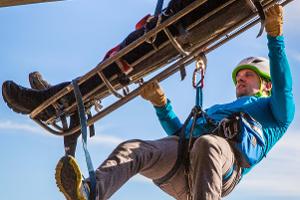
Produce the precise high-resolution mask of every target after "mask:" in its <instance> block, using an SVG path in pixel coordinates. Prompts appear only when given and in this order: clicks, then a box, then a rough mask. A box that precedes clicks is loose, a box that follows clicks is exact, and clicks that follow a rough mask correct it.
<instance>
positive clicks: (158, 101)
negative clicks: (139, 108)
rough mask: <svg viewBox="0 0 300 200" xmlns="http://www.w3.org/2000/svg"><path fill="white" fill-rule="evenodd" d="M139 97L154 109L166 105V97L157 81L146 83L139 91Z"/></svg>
mask: <svg viewBox="0 0 300 200" xmlns="http://www.w3.org/2000/svg"><path fill="white" fill-rule="evenodd" d="M140 95H141V97H143V98H144V99H146V100H148V101H150V102H151V103H152V104H153V105H154V106H156V107H162V106H164V105H166V104H167V98H166V95H165V93H164V91H163V90H162V89H161V87H160V86H159V84H158V82H157V81H154V82H150V83H147V84H146V85H145V86H144V88H143V89H142V90H141V92H140Z"/></svg>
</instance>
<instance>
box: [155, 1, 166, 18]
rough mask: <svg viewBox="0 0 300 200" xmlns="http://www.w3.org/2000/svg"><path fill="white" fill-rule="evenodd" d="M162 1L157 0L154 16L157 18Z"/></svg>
mask: <svg viewBox="0 0 300 200" xmlns="http://www.w3.org/2000/svg"><path fill="white" fill-rule="evenodd" d="M163 5H164V0H157V3H156V8H155V12H154V16H158V15H159V14H160V13H161V11H162V8H163Z"/></svg>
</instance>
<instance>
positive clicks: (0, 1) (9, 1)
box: [0, 0, 63, 7]
mask: <svg viewBox="0 0 300 200" xmlns="http://www.w3.org/2000/svg"><path fill="white" fill-rule="evenodd" d="M53 1H63V0H0V7H10V6H20V5H27V4H35V3H46V2H53Z"/></svg>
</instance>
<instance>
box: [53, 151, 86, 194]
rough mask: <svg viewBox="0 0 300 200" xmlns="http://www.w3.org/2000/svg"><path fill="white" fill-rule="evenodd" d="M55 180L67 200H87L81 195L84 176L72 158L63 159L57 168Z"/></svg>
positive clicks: (65, 157)
mask: <svg viewBox="0 0 300 200" xmlns="http://www.w3.org/2000/svg"><path fill="white" fill-rule="evenodd" d="M55 180H56V185H57V187H58V188H59V190H60V191H61V192H62V193H63V194H64V196H65V197H66V199H67V200H87V199H86V198H85V197H84V196H83V195H82V193H81V185H82V174H81V171H80V169H79V166H78V164H77V162H76V160H75V159H74V158H73V157H72V156H64V157H62V158H61V159H60V160H59V161H58V163H57V165H56V168H55Z"/></svg>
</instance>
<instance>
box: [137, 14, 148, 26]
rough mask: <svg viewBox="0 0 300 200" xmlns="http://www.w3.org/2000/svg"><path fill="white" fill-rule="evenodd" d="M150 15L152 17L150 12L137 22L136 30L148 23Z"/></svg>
mask: <svg viewBox="0 0 300 200" xmlns="http://www.w3.org/2000/svg"><path fill="white" fill-rule="evenodd" d="M149 17H151V15H150V14H148V15H146V16H145V17H143V18H142V19H141V20H140V21H139V22H138V23H136V25H135V30H138V29H141V28H143V26H144V25H145V24H146V23H147V20H148V19H149Z"/></svg>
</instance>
